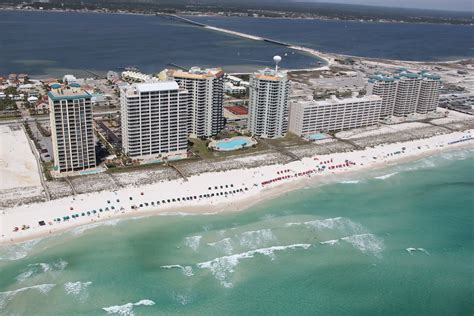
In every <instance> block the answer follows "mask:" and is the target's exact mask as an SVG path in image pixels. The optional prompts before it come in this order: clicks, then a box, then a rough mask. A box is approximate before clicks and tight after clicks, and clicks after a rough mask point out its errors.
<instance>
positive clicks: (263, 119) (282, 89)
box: [248, 69, 290, 138]
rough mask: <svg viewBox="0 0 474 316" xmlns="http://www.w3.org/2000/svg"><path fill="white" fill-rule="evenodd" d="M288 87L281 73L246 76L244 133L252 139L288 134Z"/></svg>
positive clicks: (271, 72) (267, 71)
mask: <svg viewBox="0 0 474 316" xmlns="http://www.w3.org/2000/svg"><path fill="white" fill-rule="evenodd" d="M289 87H290V84H289V81H288V78H287V76H286V74H285V73H283V72H276V71H275V70H272V69H265V70H262V71H259V72H256V73H254V74H253V75H251V76H250V91H249V95H250V100H249V118H248V129H249V131H250V132H251V134H252V135H253V136H258V137H262V138H279V137H283V136H285V134H286V132H287V130H288V95H289Z"/></svg>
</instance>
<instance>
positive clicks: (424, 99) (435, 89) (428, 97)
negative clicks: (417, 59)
mask: <svg viewBox="0 0 474 316" xmlns="http://www.w3.org/2000/svg"><path fill="white" fill-rule="evenodd" d="M422 77H423V79H422V80H421V86H420V95H419V97H418V105H417V107H416V112H417V113H420V114H426V113H428V112H432V111H436V108H437V107H438V105H439V90H440V88H441V81H440V77H439V76H437V75H432V74H430V73H426V72H425V73H423V74H422Z"/></svg>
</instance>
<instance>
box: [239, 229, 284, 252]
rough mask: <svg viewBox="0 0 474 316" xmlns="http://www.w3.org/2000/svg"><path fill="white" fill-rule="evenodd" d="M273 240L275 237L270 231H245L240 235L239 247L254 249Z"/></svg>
mask: <svg viewBox="0 0 474 316" xmlns="http://www.w3.org/2000/svg"><path fill="white" fill-rule="evenodd" d="M275 240H276V236H275V235H274V234H273V232H272V230H271V229H260V230H253V231H247V232H243V233H242V234H240V237H239V243H240V245H242V246H245V247H248V248H250V249H256V248H257V247H259V246H260V245H263V244H265V243H267V242H270V241H275Z"/></svg>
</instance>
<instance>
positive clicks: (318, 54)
mask: <svg viewBox="0 0 474 316" xmlns="http://www.w3.org/2000/svg"><path fill="white" fill-rule="evenodd" d="M2 10H3V11H17V12H49V13H79V14H80V13H86V14H111V15H137V16H150V17H151V16H166V15H170V16H171V15H173V14H167V13H137V12H131V11H127V12H125V11H124V12H104V11H100V10H59V9H55V10H39V9H29V10H25V9H17V8H11V7H9V8H5V7H0V11H2ZM178 16H179V17H183V18H188V19H192V17H193V15H183V16H180V15H178ZM194 16H203V17H222V18H226V17H225V16H221V15H217V14H216V15H209V14H199V15H194ZM249 18H253V17H249ZM258 18H262V19H282V20H284V19H286V20H299V19H304V18H287V17H275V18H270V17H258ZM307 20H318V19H315V18H314V19H307ZM331 20H335V21H341V22H343V21H349V20H337V19H331ZM354 21H355V22H360V23H363V22H361V21H358V20H354ZM197 23H200V22H197ZM373 23H386V22H373ZM394 23H401V24H417V23H416V22H394ZM203 24H204V23H203ZM429 24H438V23H429ZM439 24H441V23H439ZM209 27H210V28H207V30H208V31H209V30H211V31H217V32H223V33H225V34H227V35H230V36H232V35H233V36H238V37H241V38H245V39H247V40H255V37H259V36H256V35H253V34H247V33H243V32H238V31H233V30H229V29H225V28H219V27H216V26H212V25H209ZM202 28H204V29H206V27H202ZM271 40H273V39H271ZM269 44H270V43H269ZM288 44H290V46H287V48H288V49H291V50H297V51H299V52H302V53H303V54H307V55H308V56H311V57H312V58H315V59H316V60H319V61H320V60H323V61H325V62H326V65H325V64H322V65H320V66H312V65H308V67H305V68H289V69H287V70H288V71H299V70H300V71H301V70H316V69H318V68H321V67H324V66H330V65H331V64H332V61H334V60H335V59H347V58H352V59H359V60H361V61H367V62H377V63H385V64H388V65H390V64H400V63H406V64H410V63H411V64H413V65H422V64H425V65H439V64H453V63H460V62H463V61H470V60H473V58H471V57H466V58H461V59H446V60H436V61H424V60H401V59H387V58H379V57H365V56H357V55H346V54H341V53H331V52H323V51H319V50H316V49H313V48H309V47H304V46H301V45H297V44H293V43H288ZM274 45H278V44H274ZM77 70H78V71H80V69H77ZM103 71H106V70H103ZM48 76H49V74H46V75H42V76H41V77H48Z"/></svg>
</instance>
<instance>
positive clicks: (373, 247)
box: [341, 234, 385, 255]
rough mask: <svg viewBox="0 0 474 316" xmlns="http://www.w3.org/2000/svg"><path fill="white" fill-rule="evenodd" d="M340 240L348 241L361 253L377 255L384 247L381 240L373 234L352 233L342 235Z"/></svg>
mask: <svg viewBox="0 0 474 316" xmlns="http://www.w3.org/2000/svg"><path fill="white" fill-rule="evenodd" d="M341 240H343V241H346V242H348V243H349V244H351V245H352V246H354V248H357V249H359V250H360V251H362V252H363V253H372V254H374V255H378V254H380V252H382V251H383V249H384V248H385V246H384V243H383V241H382V240H381V239H380V238H378V237H376V236H375V235H373V234H358V235H352V236H348V237H342V238H341Z"/></svg>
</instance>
